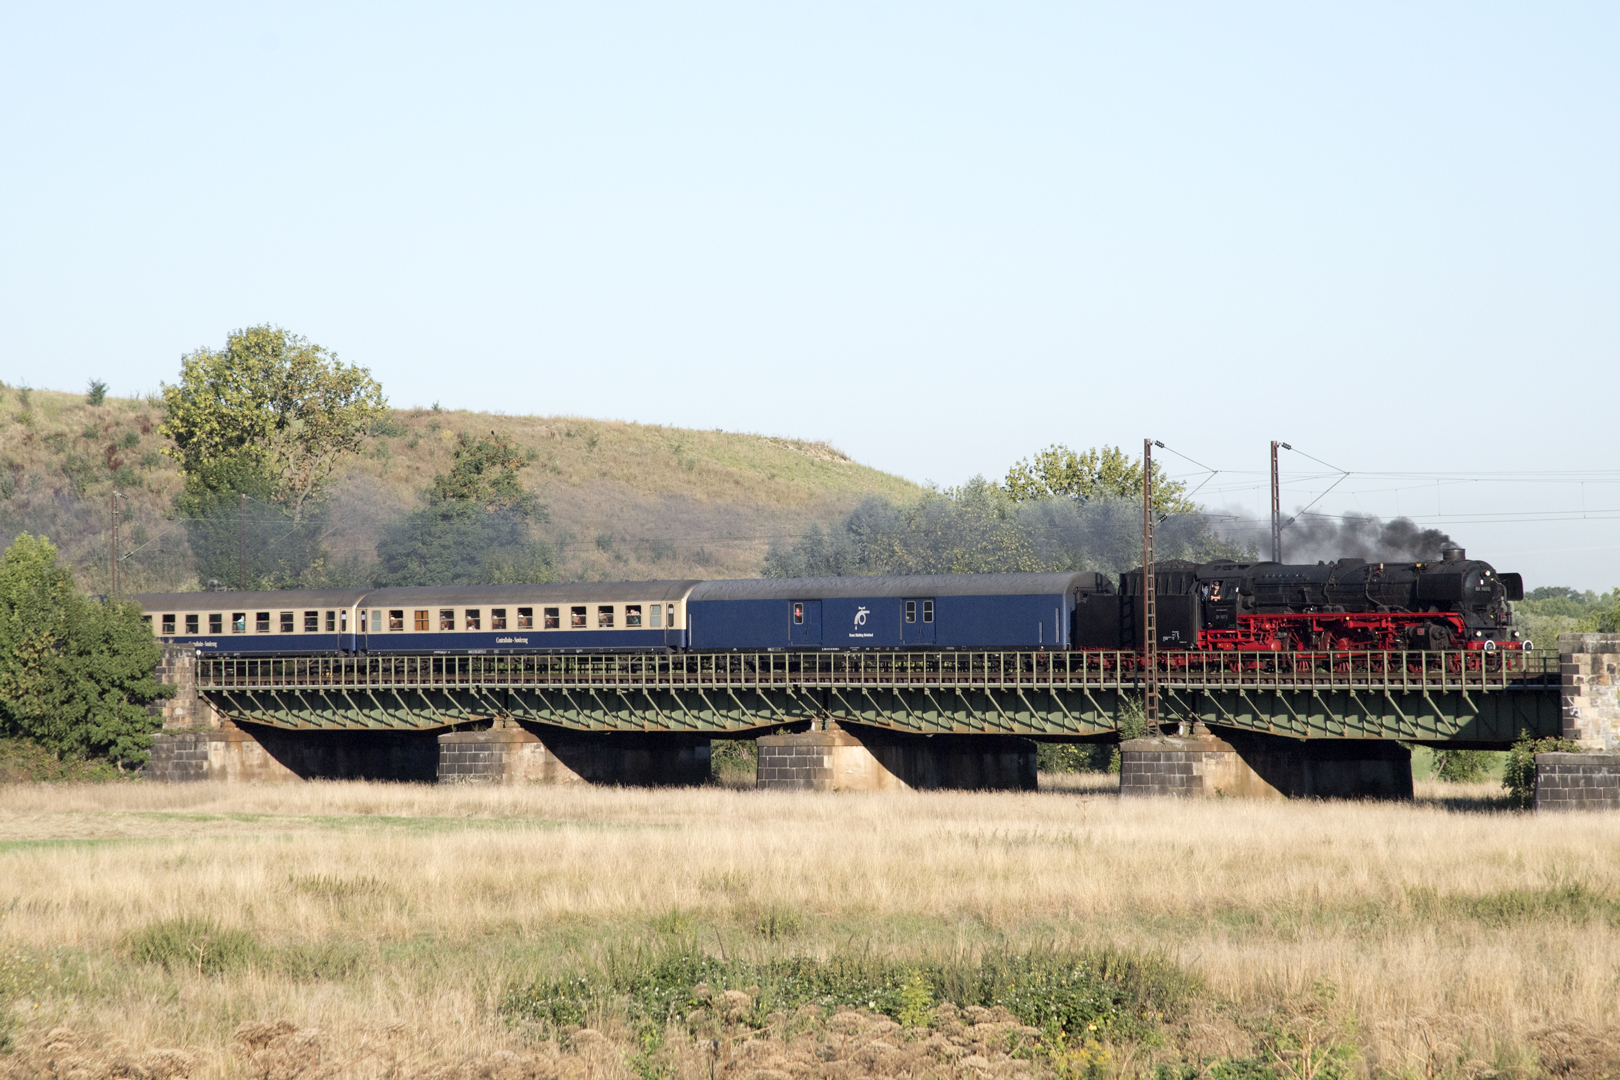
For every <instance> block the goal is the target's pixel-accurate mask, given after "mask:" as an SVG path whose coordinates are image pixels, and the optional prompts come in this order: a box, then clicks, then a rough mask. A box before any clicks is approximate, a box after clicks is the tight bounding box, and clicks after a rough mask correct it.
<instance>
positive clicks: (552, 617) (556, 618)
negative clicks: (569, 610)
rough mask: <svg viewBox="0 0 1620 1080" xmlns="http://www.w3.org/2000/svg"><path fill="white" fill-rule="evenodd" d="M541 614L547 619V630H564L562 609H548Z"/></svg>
mask: <svg viewBox="0 0 1620 1080" xmlns="http://www.w3.org/2000/svg"><path fill="white" fill-rule="evenodd" d="M540 614H542V615H544V616H545V618H546V623H545V626H546V629H547V630H561V629H562V608H554V607H548V608H546V609H545V610H544V611H542V612H541V613H540Z"/></svg>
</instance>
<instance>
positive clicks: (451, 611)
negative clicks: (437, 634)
mask: <svg viewBox="0 0 1620 1080" xmlns="http://www.w3.org/2000/svg"><path fill="white" fill-rule="evenodd" d="M455 628H456V609H455V608H440V609H439V629H440V630H454V629H455Z"/></svg>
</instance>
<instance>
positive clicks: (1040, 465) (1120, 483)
mask: <svg viewBox="0 0 1620 1080" xmlns="http://www.w3.org/2000/svg"><path fill="white" fill-rule="evenodd" d="M1003 487H1005V488H1006V490H1007V493H1008V494H1009V495H1011V496H1012V497H1013V499H1015V500H1017V501H1019V502H1024V501H1027V500H1031V499H1053V498H1064V499H1074V500H1076V501H1077V502H1081V503H1085V502H1090V501H1091V500H1092V499H1098V498H1127V499H1131V498H1134V499H1137V500H1138V501H1140V500H1141V498H1142V463H1141V462H1140V461H1139V460H1138V461H1132V460H1131V459H1130V458H1129V457H1127V456H1126V454H1125V452H1124V451H1123V450H1121V449H1120V448H1119V447H1117V446H1104V447H1102V448H1100V449H1098V448H1093V449H1090V450H1087V451H1086V452H1085V453H1083V454H1076V453H1075V452H1074V451H1073V450H1070V449H1069V448H1068V447H1067V446H1064V445H1062V444H1055V445H1052V446H1049V447H1047V448H1046V449H1045V450H1042V451H1040V452H1039V453H1037V454H1036V455H1035V457H1034V460H1033V461H1031V460H1030V459H1028V458H1025V459H1023V460H1021V461H1019V462H1018V463H1017V464H1016V465H1014V466H1013V467H1012V468H1010V469H1008V470H1007V479H1006V480H1005V481H1004V482H1003ZM1153 505H1154V507H1155V508H1156V509H1157V510H1158V511H1159V513H1161V514H1192V513H1197V512H1198V510H1199V509H1200V508H1199V506H1198V504H1197V503H1195V502H1193V501H1192V500H1191V499H1189V498H1188V497H1187V485H1186V484H1183V483H1181V482H1180V481H1177V480H1166V479H1164V474H1163V469H1162V466H1161V465H1160V463H1159V462H1157V461H1155V462H1154V463H1153Z"/></svg>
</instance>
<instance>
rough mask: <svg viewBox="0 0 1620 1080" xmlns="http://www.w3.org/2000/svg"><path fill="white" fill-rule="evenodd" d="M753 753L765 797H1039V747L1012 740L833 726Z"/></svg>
mask: <svg viewBox="0 0 1620 1080" xmlns="http://www.w3.org/2000/svg"><path fill="white" fill-rule="evenodd" d="M756 745H757V746H758V748H759V761H758V766H757V769H758V771H757V773H756V774H755V776H756V779H755V786H756V787H759V788H765V789H775V790H799V791H901V790H906V789H910V788H917V789H939V788H952V789H957V790H968V791H974V790H981V791H1007V790H1012V791H1033V790H1035V744H1034V743H1033V742H1030V741H1029V740H1028V739H1020V738H1016V737H1014V736H1010V735H926V736H925V735H904V734H898V733H895V732H891V731H884V730H882V729H878V728H868V727H857V726H856V725H849V726H848V727H840V726H838V725H837V724H836V723H835V724H832V725H830V726H829V728H828V729H827V730H824V731H806V732H801V733H799V734H790V735H766V736H762V737H761V738H759V739H758V740H757V741H756Z"/></svg>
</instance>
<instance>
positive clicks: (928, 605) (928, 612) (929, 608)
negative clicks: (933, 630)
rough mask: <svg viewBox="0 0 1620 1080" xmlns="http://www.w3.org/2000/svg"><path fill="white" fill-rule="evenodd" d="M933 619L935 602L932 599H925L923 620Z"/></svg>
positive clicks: (931, 620) (929, 620)
mask: <svg viewBox="0 0 1620 1080" xmlns="http://www.w3.org/2000/svg"><path fill="white" fill-rule="evenodd" d="M933 621H934V602H933V601H932V600H924V601H923V622H933Z"/></svg>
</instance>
